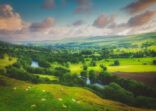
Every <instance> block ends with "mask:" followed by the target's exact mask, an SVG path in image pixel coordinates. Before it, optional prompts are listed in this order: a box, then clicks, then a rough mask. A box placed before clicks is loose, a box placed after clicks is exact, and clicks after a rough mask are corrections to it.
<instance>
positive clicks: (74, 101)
mask: <svg viewBox="0 0 156 111" xmlns="http://www.w3.org/2000/svg"><path fill="white" fill-rule="evenodd" d="M0 78H1V80H2V79H3V80H5V82H6V83H7V86H0V90H1V91H0V101H1V102H0V111H129V110H131V111H148V110H146V109H137V108H133V107H129V106H127V105H124V104H121V103H118V102H113V101H109V100H105V99H102V98H100V97H98V96H97V95H95V94H94V93H92V92H90V91H89V90H86V89H83V88H79V87H67V86H63V85H56V84H55V85H54V84H30V83H26V82H23V81H18V80H14V79H10V78H6V77H3V76H0Z"/></svg>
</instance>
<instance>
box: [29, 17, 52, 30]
mask: <svg viewBox="0 0 156 111" xmlns="http://www.w3.org/2000/svg"><path fill="white" fill-rule="evenodd" d="M54 25H55V19H54V18H52V17H48V18H47V19H45V20H43V21H41V22H36V23H32V24H31V26H30V30H31V31H34V32H35V31H45V30H47V29H49V28H51V27H52V26H54Z"/></svg>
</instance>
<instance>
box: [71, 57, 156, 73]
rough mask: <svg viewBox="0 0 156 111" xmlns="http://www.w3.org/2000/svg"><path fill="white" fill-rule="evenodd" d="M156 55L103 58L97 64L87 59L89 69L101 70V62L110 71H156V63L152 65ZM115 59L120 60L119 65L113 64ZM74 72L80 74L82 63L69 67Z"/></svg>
mask: <svg viewBox="0 0 156 111" xmlns="http://www.w3.org/2000/svg"><path fill="white" fill-rule="evenodd" d="M155 59H156V57H150V58H119V59H107V60H105V59H103V60H101V61H97V62H96V66H90V65H89V64H90V61H91V60H89V61H86V63H87V65H88V70H94V71H97V72H101V71H102V69H101V67H100V64H103V65H105V66H107V68H108V71H110V72H155V71H156V65H152V61H153V60H155ZM114 60H119V62H120V65H119V66H111V64H113V62H114ZM69 69H70V71H71V73H72V74H80V73H81V71H82V63H79V64H71V65H70V67H69Z"/></svg>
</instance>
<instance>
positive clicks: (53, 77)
mask: <svg viewBox="0 0 156 111" xmlns="http://www.w3.org/2000/svg"><path fill="white" fill-rule="evenodd" d="M37 75H38V76H39V77H40V78H47V79H49V80H52V81H53V80H56V81H57V80H58V78H57V77H56V76H52V75H45V74H37Z"/></svg>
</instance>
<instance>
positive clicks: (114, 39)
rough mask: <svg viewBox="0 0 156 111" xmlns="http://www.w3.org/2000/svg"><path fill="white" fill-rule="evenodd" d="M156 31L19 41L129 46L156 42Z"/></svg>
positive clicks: (64, 45)
mask: <svg viewBox="0 0 156 111" xmlns="http://www.w3.org/2000/svg"><path fill="white" fill-rule="evenodd" d="M155 40H156V33H145V34H138V35H126V36H97V37H79V38H66V39H63V40H55V41H28V42H26V41H25V42H19V44H25V45H32V46H44V47H51V48H56V47H58V48H89V47H92V48H100V47H113V46H115V47H129V46H136V45H138V46H139V45H141V44H143V43H145V42H152V44H155V43H154V42H155ZM155 45H156V44H155Z"/></svg>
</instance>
